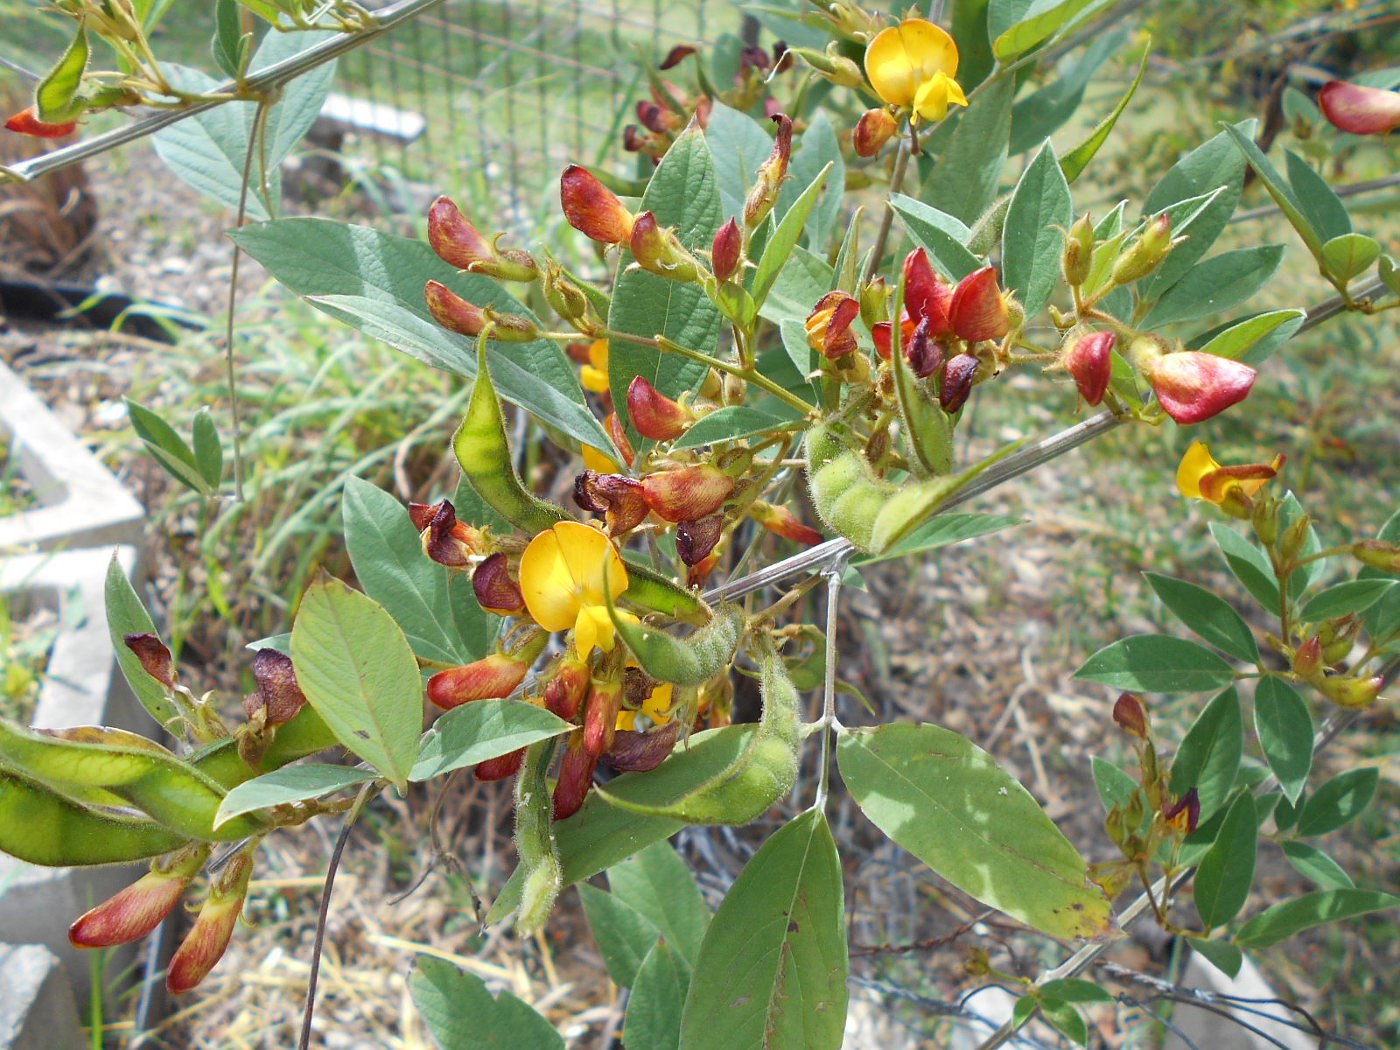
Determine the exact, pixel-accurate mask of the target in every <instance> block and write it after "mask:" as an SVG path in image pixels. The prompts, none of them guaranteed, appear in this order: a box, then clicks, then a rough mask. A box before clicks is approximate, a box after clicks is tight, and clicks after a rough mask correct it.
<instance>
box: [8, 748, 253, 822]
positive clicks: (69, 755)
mask: <svg viewBox="0 0 1400 1050" xmlns="http://www.w3.org/2000/svg"><path fill="white" fill-rule="evenodd" d="M85 735H86V736H88V737H90V738H93V740H92V742H89V740H85V739H82V737H83V736H85ZM129 735H130V734H125V733H120V731H118V735H113V734H112V731H108V730H101V729H95V730H88V731H86V732H83V731H79V732H76V733H75V732H73V731H69V737H74V738H65V737H63V736H59V735H55V734H49V733H42V732H35V731H33V730H27V729H20V728H18V727H16V726H12V725H9V724H7V723H4V722H0V762H2V763H4V764H5V765H6V766H8V767H10V768H11V769H12V770H13V771H14V772H16V773H19V774H21V775H23V776H26V777H29V778H32V779H34V780H36V781H38V782H39V783H41V784H44V785H46V786H47V787H50V788H52V789H53V790H54V791H56V792H58V793H59V794H62V795H68V796H69V797H73V795H71V794H70V791H73V792H74V793H75V794H76V795H78V796H79V797H81V796H83V794H84V793H89V792H91V791H92V790H94V789H99V790H103V791H108V792H111V794H113V795H115V796H116V797H117V798H119V799H121V801H122V802H123V804H126V805H130V806H134V807H136V808H137V809H139V810H141V811H142V812H143V813H145V814H147V815H148V816H150V817H151V818H152V819H154V820H155V821H156V822H157V823H159V824H163V825H164V826H165V827H167V828H169V829H170V830H172V831H175V832H177V833H179V834H180V835H183V836H185V837H186V838H191V839H199V840H202V841H205V842H232V841H235V840H237V839H242V838H247V837H248V836H250V835H256V834H260V833H262V832H264V831H266V830H267V828H268V824H267V822H266V821H265V820H263V819H262V818H261V817H259V816H258V815H257V814H252V813H249V814H244V815H243V816H240V817H235V818H234V819H233V820H230V821H228V822H226V823H224V824H222V825H220V826H219V827H218V828H217V829H215V828H214V815H215V813H216V812H218V809H219V803H220V802H222V801H223V797H224V789H223V788H222V787H221V786H220V785H219V784H218V783H217V782H216V781H214V780H213V779H211V778H210V777H208V776H206V775H205V774H203V773H201V772H200V771H199V770H197V769H196V768H195V767H194V766H192V765H190V764H189V763H188V762H184V761H182V760H180V759H178V758H176V757H175V756H174V755H172V754H170V753H169V752H164V751H163V749H161V748H160V746H159V745H158V744H154V743H151V742H150V741H145V742H144V746H131V745H129V744H122V743H101V742H96V739H95V738H96V737H102V736H107V737H110V738H111V739H113V740H121V739H122V738H125V737H127V736H129Z"/></svg>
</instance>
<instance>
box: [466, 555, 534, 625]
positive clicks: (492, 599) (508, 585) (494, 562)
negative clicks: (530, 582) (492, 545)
mask: <svg viewBox="0 0 1400 1050" xmlns="http://www.w3.org/2000/svg"><path fill="white" fill-rule="evenodd" d="M472 590H473V591H475V592H476V603H477V604H478V605H480V606H481V607H482V608H483V609H485V610H486V611H487V612H490V613H495V614H496V615H497V616H518V615H519V614H520V610H521V609H523V608H525V596H524V595H523V594H521V593H520V584H518V583H516V582H515V581H514V580H513V579H511V576H510V566H509V565H508V564H507V559H506V556H505V555H504V554H502V553H501V552H499V551H497V552H496V553H495V554H492V555H491V556H490V557H488V558H487V559H486V560H485V561H483V562H482V563H481V564H480V565H478V566H477V567H476V571H475V572H473V573H472Z"/></svg>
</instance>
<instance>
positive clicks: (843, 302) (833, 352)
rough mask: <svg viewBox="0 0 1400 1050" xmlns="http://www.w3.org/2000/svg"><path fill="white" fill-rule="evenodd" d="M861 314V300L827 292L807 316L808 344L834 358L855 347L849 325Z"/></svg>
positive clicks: (849, 351) (841, 293) (854, 340)
mask: <svg viewBox="0 0 1400 1050" xmlns="http://www.w3.org/2000/svg"><path fill="white" fill-rule="evenodd" d="M859 316H860V301H859V300H857V299H855V298H853V297H851V296H849V295H847V294H846V293H845V292H827V293H826V294H825V295H824V296H822V297H821V299H820V300H818V302H817V305H816V306H815V307H814V308H813V310H812V312H811V313H810V314H808V315H807V321H806V329H807V345H808V346H810V347H811V348H812V349H813V350H815V351H816V352H817V353H819V354H822V355H824V356H826V357H829V358H831V359H833V360H835V359H836V358H838V357H844V356H845V355H846V354H849V353H851V352H852V351H853V350H855V349H856V336H855V333H854V332H852V331H851V325H852V324H853V323H854V322H855V319H856V318H857V317H859Z"/></svg>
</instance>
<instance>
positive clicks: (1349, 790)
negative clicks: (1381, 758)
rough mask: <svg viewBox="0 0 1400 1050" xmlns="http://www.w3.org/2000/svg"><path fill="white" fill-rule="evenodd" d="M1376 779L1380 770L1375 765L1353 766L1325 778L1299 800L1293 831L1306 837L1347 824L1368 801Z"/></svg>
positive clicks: (1369, 802)
mask: <svg viewBox="0 0 1400 1050" xmlns="http://www.w3.org/2000/svg"><path fill="white" fill-rule="evenodd" d="M1379 781H1380V770H1378V769H1376V767H1375V766H1366V767H1364V768H1362V769H1353V770H1350V771H1348V772H1346V773H1343V774H1342V775H1341V776H1338V777H1334V778H1333V779H1331V780H1329V781H1328V782H1327V783H1325V784H1323V785H1322V787H1320V788H1318V789H1317V790H1316V791H1314V792H1313V793H1312V794H1311V795H1309V796H1308V799H1307V801H1306V802H1304V803H1303V810H1302V812H1301V813H1299V814H1298V827H1297V833H1298V834H1299V835H1301V836H1303V837H1304V838H1310V837H1311V836H1313V835H1326V834H1327V833H1329V832H1332V831H1336V830H1337V829H1338V828H1342V827H1345V826H1346V825H1347V824H1350V823H1351V822H1352V821H1353V820H1355V819H1356V818H1357V817H1359V816H1361V814H1362V813H1363V812H1365V810H1366V807H1367V806H1369V805H1370V804H1371V799H1372V798H1373V797H1374V796H1375V794H1376V785H1377V783H1379Z"/></svg>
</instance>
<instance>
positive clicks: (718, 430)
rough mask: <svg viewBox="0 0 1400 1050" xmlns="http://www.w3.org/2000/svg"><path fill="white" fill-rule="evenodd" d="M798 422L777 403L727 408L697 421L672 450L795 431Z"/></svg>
mask: <svg viewBox="0 0 1400 1050" xmlns="http://www.w3.org/2000/svg"><path fill="white" fill-rule="evenodd" d="M798 419H799V417H798V415H797V413H796V412H795V411H793V410H792V409H791V408H789V407H788V406H787V405H785V404H783V403H782V402H781V401H776V400H774V401H768V402H766V403H765V404H764V407H763V408H751V407H750V406H748V405H726V406H724V407H723V408H720V409H717V410H716V411H714V412H711V413H710V414H709V415H707V416H704V417H702V418H701V419H699V420H697V421H696V422H695V424H694V425H693V426H691V428H690V429H689V430H687V431H686V432H685V433H684V434H682V435H681V436H680V437H678V438H677V439H676V441H675V443H674V444H673V445H672V446H671V447H672V448H675V449H681V448H698V447H700V446H701V445H714V444H718V443H719V442H721V441H732V440H734V439H735V438H741V437H749V436H751V435H753V434H767V433H769V432H775V431H778V430H783V429H788V430H791V429H793V425H794V424H795V423H796V422H797V421H798Z"/></svg>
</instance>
